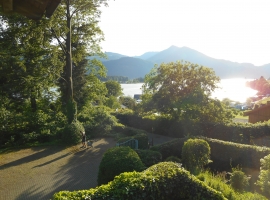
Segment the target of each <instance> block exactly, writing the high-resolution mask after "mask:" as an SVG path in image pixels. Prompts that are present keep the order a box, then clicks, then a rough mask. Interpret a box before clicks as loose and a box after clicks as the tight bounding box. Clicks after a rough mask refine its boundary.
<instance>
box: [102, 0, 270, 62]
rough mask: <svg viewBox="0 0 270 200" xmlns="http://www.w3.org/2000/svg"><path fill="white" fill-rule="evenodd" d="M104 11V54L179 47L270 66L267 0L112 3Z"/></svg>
mask: <svg viewBox="0 0 270 200" xmlns="http://www.w3.org/2000/svg"><path fill="white" fill-rule="evenodd" d="M101 10H102V15H101V19H100V20H101V22H100V27H101V29H102V30H103V32H104V34H105V42H102V49H103V51H110V52H115V53H120V54H124V55H127V56H135V55H141V54H143V53H145V52H149V51H161V50H164V49H167V48H169V47H170V46H171V45H175V46H178V47H182V46H187V47H190V48H192V49H195V50H197V51H199V52H201V53H204V54H205V55H208V56H210V57H213V58H219V59H225V60H231V61H234V62H249V63H253V64H255V65H263V64H267V63H270V1H269V0H252V1H251V0H115V1H113V0H110V1H109V7H105V8H102V9H101Z"/></svg>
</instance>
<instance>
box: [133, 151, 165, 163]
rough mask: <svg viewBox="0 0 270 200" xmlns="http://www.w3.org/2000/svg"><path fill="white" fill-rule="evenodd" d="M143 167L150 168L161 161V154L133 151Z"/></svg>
mask: <svg viewBox="0 0 270 200" xmlns="http://www.w3.org/2000/svg"><path fill="white" fill-rule="evenodd" d="M135 151H136V152H137V154H138V155H139V157H140V159H141V161H142V162H143V164H144V165H145V167H150V166H152V165H154V164H157V163H159V162H161V161H162V156H161V153H159V152H157V151H151V150H141V149H137V150H135Z"/></svg>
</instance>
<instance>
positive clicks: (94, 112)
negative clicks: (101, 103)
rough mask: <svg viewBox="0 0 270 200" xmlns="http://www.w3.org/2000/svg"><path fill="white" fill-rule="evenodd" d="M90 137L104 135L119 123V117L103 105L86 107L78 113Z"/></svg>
mask: <svg viewBox="0 0 270 200" xmlns="http://www.w3.org/2000/svg"><path fill="white" fill-rule="evenodd" d="M78 120H80V121H81V122H82V123H83V125H84V127H85V134H86V135H87V137H88V138H90V137H92V138H93V137H97V136H104V135H106V134H107V133H109V132H110V131H111V130H112V128H113V127H114V126H115V125H116V124H117V119H116V118H115V117H114V116H112V115H110V113H109V112H108V111H107V110H106V108H103V107H84V108H83V110H82V111H81V112H80V114H79V115H78Z"/></svg>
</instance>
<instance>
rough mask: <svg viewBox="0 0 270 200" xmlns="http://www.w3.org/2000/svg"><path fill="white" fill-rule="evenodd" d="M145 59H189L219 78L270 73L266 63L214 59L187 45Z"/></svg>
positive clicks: (165, 61)
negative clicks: (258, 65) (264, 64)
mask: <svg viewBox="0 0 270 200" xmlns="http://www.w3.org/2000/svg"><path fill="white" fill-rule="evenodd" d="M147 60H148V61H150V62H153V63H155V64H161V63H163V62H164V63H168V62H175V61H178V60H184V61H189V62H191V63H196V64H199V65H203V66H206V67H209V68H212V69H213V70H214V71H215V73H216V75H217V76H219V77H220V78H258V77H260V76H261V75H264V74H269V73H270V68H268V67H267V66H268V65H266V66H260V67H257V66H254V65H253V64H250V63H237V62H231V61H228V60H222V59H215V58H211V57H209V56H206V55H204V54H202V53H200V52H198V51H196V50H193V49H190V48H188V47H181V48H179V47H176V46H171V47H169V48H168V49H165V50H163V51H161V52H159V53H157V54H156V55H154V56H152V57H150V58H148V59H147ZM269 65H270V64H269Z"/></svg>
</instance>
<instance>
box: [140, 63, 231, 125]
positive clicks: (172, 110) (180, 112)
mask: <svg viewBox="0 0 270 200" xmlns="http://www.w3.org/2000/svg"><path fill="white" fill-rule="evenodd" d="M218 82H219V78H218V77H217V76H216V75H215V73H214V71H213V70H212V69H210V68H207V67H204V66H199V65H197V64H193V63H189V62H179V61H178V62H175V63H174V62H171V63H167V64H165V63H162V64H161V65H160V66H155V67H154V68H153V69H152V71H151V72H150V73H149V74H147V75H146V76H145V84H144V85H143V95H142V100H143V101H142V105H141V106H142V107H143V110H144V111H145V112H152V113H155V112H158V113H161V114H165V115H170V116H171V117H172V118H174V119H190V120H192V121H203V122H209V121H210V122H211V121H212V122H222V121H230V120H231V119H232V117H233V115H232V113H231V112H230V111H229V110H227V109H226V108H225V106H224V105H223V104H222V103H221V102H220V101H218V100H213V99H211V98H210V96H211V92H212V91H214V90H215V89H216V88H217V83H218Z"/></svg>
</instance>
